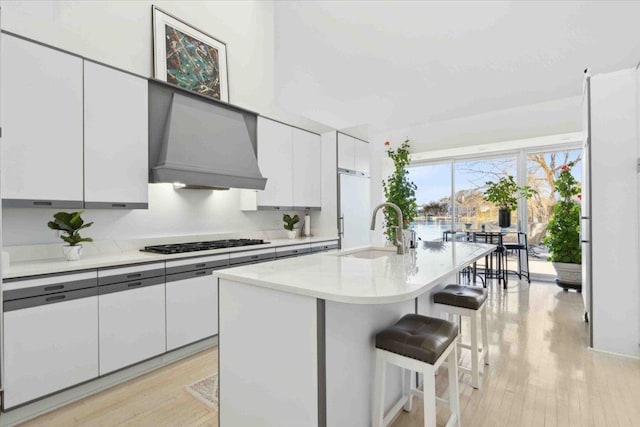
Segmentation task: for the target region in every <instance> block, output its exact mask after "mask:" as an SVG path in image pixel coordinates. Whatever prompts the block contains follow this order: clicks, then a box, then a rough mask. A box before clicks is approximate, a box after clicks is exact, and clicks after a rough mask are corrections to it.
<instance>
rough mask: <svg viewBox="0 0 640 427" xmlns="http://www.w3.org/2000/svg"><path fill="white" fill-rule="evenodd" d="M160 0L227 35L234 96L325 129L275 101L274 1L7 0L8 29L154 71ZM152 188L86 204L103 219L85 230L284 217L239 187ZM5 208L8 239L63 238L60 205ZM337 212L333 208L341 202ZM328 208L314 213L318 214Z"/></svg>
mask: <svg viewBox="0 0 640 427" xmlns="http://www.w3.org/2000/svg"><path fill="white" fill-rule="evenodd" d="M152 4H155V5H157V6H158V7H160V8H161V9H163V10H165V11H167V12H169V13H171V14H173V15H175V16H177V17H179V18H180V19H182V20H184V21H186V22H188V23H189V24H191V25H193V26H195V27H197V28H199V29H201V30H202V31H205V32H207V33H209V34H211V35H212V36H214V37H216V38H219V39H220V40H222V41H224V42H226V44H227V56H228V68H229V91H230V101H231V103H233V104H237V105H239V106H242V107H245V108H248V109H250V110H253V111H256V112H258V113H261V114H264V115H267V116H269V117H273V118H276V119H280V120H283V121H286V122H288V123H291V124H293V125H298V126H301V127H304V128H307V129H309V130H312V131H326V130H327V128H326V127H325V126H323V125H320V124H318V123H314V122H311V121H308V120H307V119H304V118H301V117H299V116H294V115H291V114H287V113H285V112H283V111H281V110H280V109H279V108H278V107H277V106H276V105H275V104H274V102H273V99H274V93H273V92H274V86H273V80H274V76H273V70H274V48H273V39H274V37H273V31H274V28H273V3H272V2H266V1H244V2H235V1H217V2H201V1H153V2H152V1H146V0H136V1H108V0H105V1H85V2H80V1H15V2H14V1H5V2H2V29H3V30H5V31H9V32H13V33H16V34H19V35H22V36H24V37H27V38H30V39H34V40H37V41H40V42H42V43H45V44H48V45H52V46H55V47H58V48H61V49H64V50H67V51H70V52H73V53H75V54H78V55H81V56H84V57H86V58H89V59H93V60H96V61H99V62H103V63H106V64H109V65H112V66H114V67H117V68H120V69H123V70H127V71H131V72H133V73H136V74H138V75H141V76H144V77H152V75H153V64H152V31H151V5H152ZM149 198H150V201H149V205H150V209H149V210H148V211H131V212H125V211H107V210H90V211H87V212H86V214H85V216H86V218H87V219H88V220H93V221H95V222H96V223H95V225H94V226H93V227H92V228H91V229H90V230H87V232H86V234H87V235H89V236H92V237H93V238H94V239H98V240H101V239H126V238H129V237H155V236H163V235H178V234H198V233H200V234H208V233H215V232H232V231H239V232H242V231H253V230H267V229H279V228H281V226H282V224H281V220H280V215H278V214H275V213H270V212H249V213H247V212H241V211H240V203H239V192H238V191H236V190H231V191H228V192H213V193H212V192H208V191H177V192H176V191H174V190H173V189H172V188H171V187H170V186H166V187H163V186H161V185H155V184H154V185H151V186H150V195H149ZM3 212H4V216H3V218H2V224H3V233H4V237H5V238H4V244H5V245H18V244H31V243H48V242H57V241H59V240H58V239H57V238H56V237H55V234H54V233H53V232H51V231H50V230H48V229H47V228H46V222H47V221H48V220H49V218H50V217H51V216H52V214H53V213H54V211H53V210H32V209H5V210H4V211H3ZM331 213H332V214H333V215H334V216H335V212H333V211H332V212H331ZM323 214H324V213H314V214H313V215H312V219H313V218H314V217H318V218H319V217H320V216H321V215H323ZM314 222H318V221H313V222H312V224H313V223H314ZM327 222H328V221H327ZM314 228H315V225H314ZM334 235H335V233H334Z"/></svg>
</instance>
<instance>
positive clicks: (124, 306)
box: [98, 278, 166, 375]
mask: <svg viewBox="0 0 640 427" xmlns="http://www.w3.org/2000/svg"><path fill="white" fill-rule="evenodd" d="M156 279H157V278H151V279H146V280H147V281H152V280H156ZM116 286H120V284H116V285H110V286H103V287H101V288H100V291H102V290H104V289H109V288H112V287H116ZM98 307H99V313H100V323H99V330H100V334H99V342H100V349H99V350H100V375H104V374H107V373H109V372H113V371H115V370H117V369H121V368H124V367H126V366H129V365H132V364H134V363H138V362H141V361H143V360H145V359H149V358H151V357H154V356H156V355H158V354H162V353H164V352H165V350H166V341H165V287H164V284H159V285H157V286H146V287H136V288H133V290H131V291H128V292H114V293H109V294H107V295H104V294H101V295H100V296H99V297H98Z"/></svg>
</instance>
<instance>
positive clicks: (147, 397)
mask: <svg viewBox="0 0 640 427" xmlns="http://www.w3.org/2000/svg"><path fill="white" fill-rule="evenodd" d="M217 369H218V351H217V348H214V349H210V350H205V351H203V352H201V353H198V354H196V355H194V356H191V357H189V358H186V359H183V360H180V361H178V362H176V363H173V364H171V365H169V366H167V367H164V368H162V369H159V370H157V371H154V372H151V373H148V374H146V375H144V376H141V377H138V378H136V379H133V380H131V381H127V382H125V383H123V384H120V385H118V386H116V387H113V388H110V389H108V390H105V391H103V392H101V393H98V394H95V395H93V396H90V397H88V398H85V399H82V400H80V401H78V402H75V403H72V404H71V405H68V406H65V407H64V408H61V409H58V410H57V411H54V412H51V413H49V414H46V415H43V416H41V417H39V418H36V419H34V420H32V421H29V422H27V423H24V424H21V427H27V426H28V427H36V426H38V427H71V426H86V427H89V426H91V427H115V426H140V427H143V426H144V427H147V426H148V427H161V426H167V427H168V426H171V427H173V426H176V427H177V426H180V427H183V426H184V427H186V426H194V427H196V426H197V427H200V426H202V427H205V426H207V427H217V426H218V413H217V412H216V411H214V410H212V409H210V408H209V407H208V406H206V405H205V404H204V403H201V402H200V401H199V400H197V399H196V398H195V397H193V396H192V395H191V394H189V393H188V392H187V391H186V390H185V387H187V386H188V385H190V384H193V383H194V382H196V381H198V380H200V379H202V378H204V377H207V376H209V375H211V374H212V373H215V372H216V371H217Z"/></svg>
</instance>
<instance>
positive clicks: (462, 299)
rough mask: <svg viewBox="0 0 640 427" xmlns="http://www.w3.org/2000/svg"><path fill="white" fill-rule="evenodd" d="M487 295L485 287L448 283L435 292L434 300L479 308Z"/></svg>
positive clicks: (473, 308) (457, 305)
mask: <svg viewBox="0 0 640 427" xmlns="http://www.w3.org/2000/svg"><path fill="white" fill-rule="evenodd" d="M487 295H488V293H487V290H486V289H484V288H476V287H473V286H460V285H447V286H445V287H444V289H442V290H440V291H438V292H436V293H435V294H433V302H435V303H436V304H445V305H452V306H454V307H462V308H469V309H471V310H477V309H478V308H480V306H481V305H482V304H483V303H484V302H485V301H486V300H487Z"/></svg>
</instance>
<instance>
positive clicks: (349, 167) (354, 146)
mask: <svg viewBox="0 0 640 427" xmlns="http://www.w3.org/2000/svg"><path fill="white" fill-rule="evenodd" d="M369 163H370V161H369V144H368V143H366V142H365V141H361V140H359V139H356V138H353V137H351V136H349V135H345V134H343V133H338V169H343V170H344V171H345V172H350V173H354V172H355V173H360V174H363V175H367V176H368V175H369V173H370V167H369Z"/></svg>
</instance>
